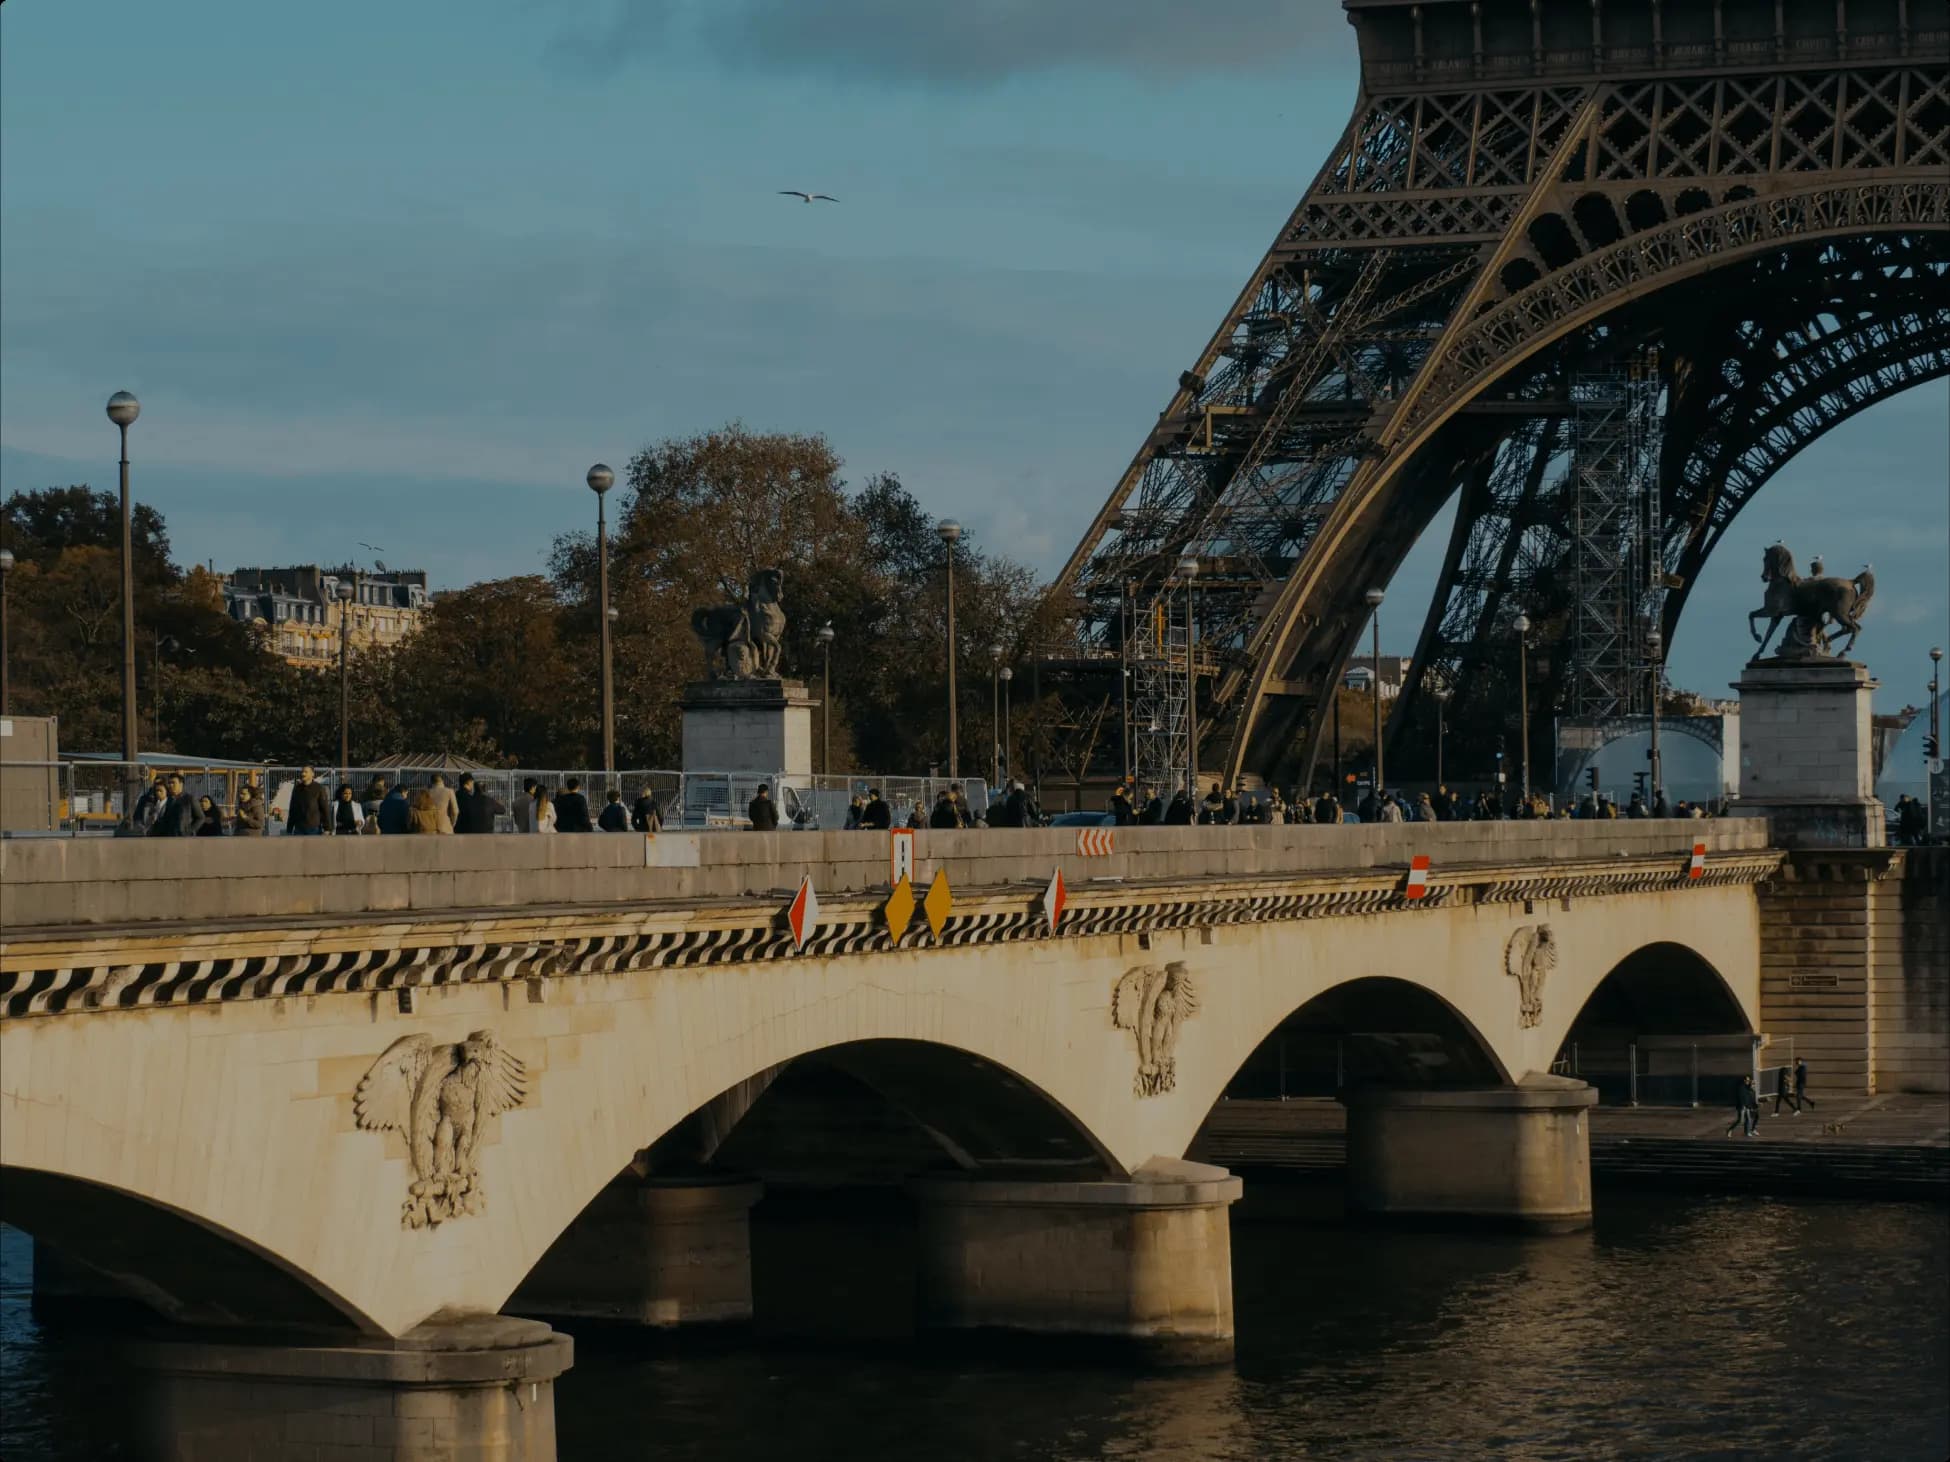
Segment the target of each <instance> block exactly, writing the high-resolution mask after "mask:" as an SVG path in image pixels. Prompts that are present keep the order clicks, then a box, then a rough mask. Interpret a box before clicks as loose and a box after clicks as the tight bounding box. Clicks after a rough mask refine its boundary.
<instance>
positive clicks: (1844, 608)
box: [1747, 543, 1876, 660]
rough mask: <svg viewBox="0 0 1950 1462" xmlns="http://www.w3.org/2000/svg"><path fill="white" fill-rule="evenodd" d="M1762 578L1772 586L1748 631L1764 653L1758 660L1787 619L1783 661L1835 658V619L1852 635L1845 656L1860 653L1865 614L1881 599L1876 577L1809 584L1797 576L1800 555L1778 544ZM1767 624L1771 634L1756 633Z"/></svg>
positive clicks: (1764, 562)
mask: <svg viewBox="0 0 1950 1462" xmlns="http://www.w3.org/2000/svg"><path fill="white" fill-rule="evenodd" d="M1760 562H1761V567H1760V577H1761V581H1762V582H1763V583H1765V584H1766V585H1767V592H1766V593H1765V594H1764V595H1763V596H1762V599H1761V606H1760V608H1758V609H1756V610H1754V611H1753V613H1751V614H1749V615H1748V616H1747V629H1748V632H1749V633H1751V634H1752V635H1753V637H1754V639H1755V640H1757V641H1758V642H1759V644H1760V648H1759V649H1757V650H1755V651H1754V659H1756V660H1758V659H1760V658H1761V657H1762V656H1763V655H1765V654H1766V653H1767V642H1768V641H1769V640H1771V639H1772V638H1773V637H1774V631H1775V630H1776V629H1778V628H1779V627H1780V624H1781V621H1782V620H1783V619H1787V620H1790V621H1791V623H1790V624H1789V625H1788V631H1787V633H1786V634H1784V635H1782V636H1781V658H1782V659H1784V660H1811V659H1816V658H1819V657H1821V656H1825V655H1828V654H1829V653H1830V651H1829V648H1828V631H1827V628H1826V627H1825V624H1824V621H1825V620H1830V619H1832V620H1833V621H1834V622H1835V626H1836V628H1838V629H1844V630H1847V631H1848V643H1847V644H1845V645H1843V646H1842V648H1841V649H1840V651H1838V652H1836V653H1839V654H1843V655H1846V654H1847V653H1848V652H1849V651H1850V650H1852V649H1854V648H1855V637H1856V636H1857V635H1859V634H1861V633H1862V611H1863V610H1864V609H1866V608H1868V604H1869V600H1870V599H1872V598H1874V597H1875V592H1876V576H1875V575H1874V574H1873V573H1871V572H1870V571H1869V570H1868V569H1867V568H1866V567H1865V568H1864V569H1863V570H1862V572H1861V573H1859V574H1857V575H1856V576H1855V577H1854V578H1852V579H1841V578H1822V579H1804V578H1801V577H1800V576H1798V575H1797V574H1796V573H1795V571H1794V555H1793V554H1792V553H1790V552H1788V550H1787V545H1785V544H1782V543H1776V544H1774V545H1773V546H1772V547H1771V548H1769V549H1768V550H1767V551H1766V552H1765V553H1763V554H1762V555H1761V561H1760ZM1762 618H1765V619H1766V620H1767V622H1768V623H1767V632H1766V633H1765V634H1762V633H1761V632H1760V631H1759V630H1757V629H1755V628H1754V621H1755V620H1757V619H1762Z"/></svg>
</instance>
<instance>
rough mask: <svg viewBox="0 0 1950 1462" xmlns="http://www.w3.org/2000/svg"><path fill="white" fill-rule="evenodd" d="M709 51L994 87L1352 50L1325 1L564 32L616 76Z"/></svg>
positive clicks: (1136, 0) (715, 10)
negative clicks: (664, 53) (691, 50)
mask: <svg viewBox="0 0 1950 1462" xmlns="http://www.w3.org/2000/svg"><path fill="white" fill-rule="evenodd" d="M683 42H694V43H701V44H702V45H703V46H704V47H705V48H706V49H707V50H709V51H710V52H711V53H713V54H714V55H716V56H717V57H718V58H719V59H720V60H722V61H724V62H725V63H727V64H729V65H733V66H749V67H754V68H758V69H763V70H768V71H780V72H793V73H802V74H820V75H835V76H853V77H882V78H887V79H892V80H920V81H935V82H946V83H961V84H984V83H990V82H996V81H1001V80H1004V79H1006V78H1009V77H1012V76H1020V75H1027V74H1031V73H1037V72H1047V71H1056V70H1062V69H1070V68H1075V69H1094V70H1105V71H1122V72H1134V73H1138V74H1141V75H1149V76H1158V77H1169V76H1185V75H1211V74H1215V73H1225V72H1234V71H1248V70H1265V69H1269V68H1275V67H1286V68H1291V67H1293V66H1294V65H1295V63H1296V61H1298V60H1302V59H1304V58H1305V57H1306V56H1307V55H1308V54H1309V53H1310V52H1311V53H1312V54H1314V55H1316V56H1320V57H1322V58H1324V59H1343V58H1346V57H1348V56H1351V53H1352V50H1353V45H1352V36H1351V33H1350V32H1349V30H1348V27H1347V23H1346V21H1345V20H1344V19H1343V17H1342V14H1341V11H1340V7H1339V6H1338V5H1333V4H1329V3H1321V0H1198V3H1194V4H1187V3H1186V0H952V3H947V4H940V3H928V0H689V3H687V0H614V3H613V4H611V5H610V6H609V8H607V9H606V10H605V11H604V12H602V13H600V14H596V15H591V16H589V17H587V18H585V19H583V20H581V21H579V22H572V23H571V24H570V25H568V26H567V27H565V28H564V29H563V30H562V31H561V32H560V33H559V34H558V35H557V37H556V39H555V41H554V43H553V45H552V47H551V53H552V55H553V56H554V57H555V59H556V60H557V61H559V62H563V63H567V64H569V65H572V66H575V67H578V68H582V69H587V70H591V71H595V72H599V73H600V72H611V71H615V70H617V69H619V68H621V67H622V66H624V65H627V64H629V63H631V62H633V61H635V60H637V59H639V58H642V57H645V56H649V55H653V54H655V53H656V52H657V51H659V50H660V49H662V48H664V47H666V46H671V45H675V44H681V43H683Z"/></svg>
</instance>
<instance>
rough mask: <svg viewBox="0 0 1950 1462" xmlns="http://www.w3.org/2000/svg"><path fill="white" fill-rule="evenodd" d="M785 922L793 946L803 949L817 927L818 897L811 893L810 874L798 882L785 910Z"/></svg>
mask: <svg viewBox="0 0 1950 1462" xmlns="http://www.w3.org/2000/svg"><path fill="white" fill-rule="evenodd" d="M785 922H786V923H787V925H789V926H790V927H791V929H792V942H793V944H794V946H796V947H797V948H799V949H804V948H805V947H806V940H807V939H809V938H811V937H812V932H813V930H814V929H816V928H817V927H818V926H819V895H818V894H816V893H814V892H813V885H812V875H811V874H810V873H808V874H807V875H806V876H805V877H804V878H802V879H800V880H799V892H797V893H795V894H794V895H793V896H792V903H791V904H790V905H789V906H788V907H787V908H786V911H785Z"/></svg>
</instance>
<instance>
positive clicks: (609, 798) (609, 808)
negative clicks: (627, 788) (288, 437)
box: [596, 787, 630, 833]
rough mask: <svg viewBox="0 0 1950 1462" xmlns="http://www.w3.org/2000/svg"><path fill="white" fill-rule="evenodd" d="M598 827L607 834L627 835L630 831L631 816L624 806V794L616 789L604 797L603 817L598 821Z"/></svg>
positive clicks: (611, 789)
mask: <svg viewBox="0 0 1950 1462" xmlns="http://www.w3.org/2000/svg"><path fill="white" fill-rule="evenodd" d="M596 826H597V828H598V829H599V830H601V831H602V832H606V833H626V832H628V831H629V830H630V814H629V812H628V811H627V810H626V809H625V808H624V806H623V794H622V793H621V792H619V791H617V790H616V789H615V788H614V787H611V788H610V789H609V791H608V792H607V793H606V794H605V795H604V797H603V815H602V816H601V817H599V818H597V819H596Z"/></svg>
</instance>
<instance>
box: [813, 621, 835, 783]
mask: <svg viewBox="0 0 1950 1462" xmlns="http://www.w3.org/2000/svg"><path fill="white" fill-rule="evenodd" d="M813 638H814V639H816V640H818V641H819V680H820V690H819V771H820V775H822V776H828V777H830V776H831V775H832V774H833V621H832V620H830V619H829V620H827V621H826V623H824V624H822V625H821V626H820V627H819V628H818V629H817V630H815V631H814V632H813Z"/></svg>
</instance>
